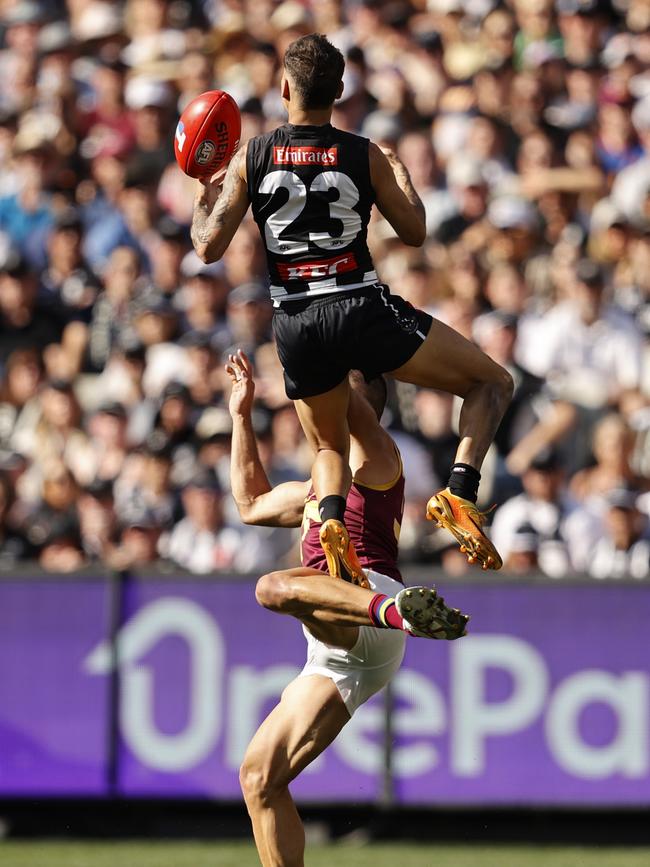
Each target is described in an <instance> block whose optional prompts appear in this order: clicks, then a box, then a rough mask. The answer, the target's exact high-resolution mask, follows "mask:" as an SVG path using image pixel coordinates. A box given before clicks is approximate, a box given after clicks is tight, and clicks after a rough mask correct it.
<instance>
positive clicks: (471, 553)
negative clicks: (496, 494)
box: [427, 488, 503, 569]
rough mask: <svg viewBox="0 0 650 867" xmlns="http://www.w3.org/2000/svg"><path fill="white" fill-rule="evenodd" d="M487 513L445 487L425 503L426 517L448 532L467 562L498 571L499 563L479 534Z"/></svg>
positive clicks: (498, 557) (500, 560) (491, 548)
mask: <svg viewBox="0 0 650 867" xmlns="http://www.w3.org/2000/svg"><path fill="white" fill-rule="evenodd" d="M487 514H488V513H487V512H481V511H479V509H478V508H477V507H476V503H472V501H471V500H465V499H463V498H462V497H457V496H456V494H452V492H451V491H450V490H449V488H445V489H444V491H438V493H437V494H434V495H433V496H432V497H431V499H430V500H429V502H428V503H427V518H428V519H429V520H430V521H436V523H437V524H438V526H439V527H444V528H445V530H449V532H450V533H451V534H452V536H453V537H454V538H455V539H456V541H457V542H458V543H459V544H460V550H461V551H462V552H463V554H467V560H468V562H469V563H476V562H477V561H478V562H479V563H480V564H481V566H482V567H483V569H500V568H501V567H502V566H503V560H502V559H501V557H500V555H499V552H498V551H497V549H496V548H495V547H494V545H493V544H492V542H490V540H489V539H488V537H487V536H486V535H485V533H484V532H483V524H484V523H485V519H486V517H487Z"/></svg>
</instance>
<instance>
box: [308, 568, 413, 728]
mask: <svg viewBox="0 0 650 867" xmlns="http://www.w3.org/2000/svg"><path fill="white" fill-rule="evenodd" d="M367 575H368V581H369V582H370V587H371V589H372V590H375V591H377V593H385V594H386V596H395V595H396V594H397V593H399V591H400V590H402V589H403V585H402V584H400V583H399V581H395V580H394V579H393V578H389V577H388V576H387V575H381V574H380V573H379V572H371V571H369V572H368V573H367ZM302 631H303V632H304V634H305V638H306V639H307V662H306V664H305V667H304V668H303V670H302V671H301V672H300V675H299V677H307V676H309V675H310V674H321V675H323V677H328V678H329V679H330V680H333V681H334V683H335V684H336V686H337V689H338V691H339V692H340V693H341V698H342V699H343V701H344V702H345V706H346V708H347V709H348V712H349V714H350V716H353V714H354V712H355V711H356V709H357V708H358V707H361V705H362V704H363V703H364V702H366V701H368V699H369V698H370V697H371V696H372V695H374V694H375V693H376V692H379V690H380V689H383V688H384V687H385V686H386V684H387V683H388V681H389V680H390V679H391V678H392V677H393V675H394V674H395V673H396V671H397V670H398V668H399V667H400V665H401V664H402V659H403V658H404V650H405V645H406V638H407V635H406V633H405V632H402V631H401V630H399V629H377V628H375V627H374V626H360V627H359V638H358V640H357V643H356V644H355V645H354V647H353V648H352V649H351V650H343V649H342V648H340V647H330V645H329V644H325V643H324V642H323V641H318V640H317V639H316V638H314V636H313V635H312V634H311V632H310V631H309V630H308V629H307V627H306V626H303V628H302Z"/></svg>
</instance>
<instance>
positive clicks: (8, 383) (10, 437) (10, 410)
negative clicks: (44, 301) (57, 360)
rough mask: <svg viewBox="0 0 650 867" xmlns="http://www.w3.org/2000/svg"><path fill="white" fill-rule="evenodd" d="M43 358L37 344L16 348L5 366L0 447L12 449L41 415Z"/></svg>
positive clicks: (0, 389) (0, 399)
mask: <svg viewBox="0 0 650 867" xmlns="http://www.w3.org/2000/svg"><path fill="white" fill-rule="evenodd" d="M42 378H43V361H42V359H41V356H40V353H39V352H38V350H37V349H35V348H33V347H32V348H29V349H15V350H14V351H13V352H12V353H11V355H10V356H9V357H8V359H7V361H6V363H5V366H4V379H3V382H2V385H1V386H0V448H2V449H7V450H11V449H13V448H14V447H15V444H16V442H18V441H19V440H20V437H21V432H23V431H31V430H32V428H33V427H34V425H35V424H36V420H37V418H38V415H39V400H38V393H39V389H40V385H41V382H42Z"/></svg>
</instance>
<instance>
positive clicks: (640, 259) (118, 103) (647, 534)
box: [0, 0, 650, 579]
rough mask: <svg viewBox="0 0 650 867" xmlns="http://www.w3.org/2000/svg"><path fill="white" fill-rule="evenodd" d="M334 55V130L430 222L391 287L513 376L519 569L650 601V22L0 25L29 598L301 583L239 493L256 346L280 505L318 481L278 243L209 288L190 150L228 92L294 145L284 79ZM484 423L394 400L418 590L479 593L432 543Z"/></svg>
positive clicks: (569, 14)
mask: <svg viewBox="0 0 650 867" xmlns="http://www.w3.org/2000/svg"><path fill="white" fill-rule="evenodd" d="M314 31H317V32H321V33H325V34H327V35H328V37H329V38H330V39H331V41H332V42H334V43H335V44H336V45H337V46H338V47H339V48H340V50H341V51H342V52H343V53H344V55H345V57H346V71H345V77H344V91H343V95H342V98H341V99H340V100H339V101H338V102H337V104H336V106H335V111H334V116H333V123H334V124H335V125H336V126H338V127H341V128H344V129H347V130H351V131H353V132H356V133H359V134H361V135H364V136H367V137H369V138H371V139H373V140H374V141H376V142H378V143H381V144H384V145H386V146H391V147H393V148H394V149H395V150H396V151H397V153H398V154H399V156H400V157H401V159H402V160H403V162H404V163H405V165H406V166H407V168H408V169H409V171H410V173H411V176H412V179H413V182H414V184H415V187H416V188H417V190H418V192H419V193H420V196H421V197H422V200H423V202H424V205H425V208H426V213H427V240H426V242H425V244H424V246H423V247H422V248H407V247H405V246H404V245H402V244H401V243H400V242H399V241H398V240H397V238H396V237H395V235H394V232H393V230H392V229H391V228H390V226H389V225H388V224H387V223H386V221H385V220H383V219H382V218H381V216H380V215H378V214H376V213H375V215H374V217H373V220H372V222H371V225H370V228H369V242H370V246H371V250H372V253H373V257H374V259H375V263H376V270H377V272H378V274H379V276H380V278H381V280H382V281H384V282H386V283H388V284H389V285H390V286H391V289H392V291H394V292H398V293H399V294H401V295H403V296H404V297H405V298H407V299H408V300H409V301H411V302H412V303H413V304H414V305H416V306H418V307H421V308H424V309H426V310H428V311H429V312H430V313H432V314H433V315H434V316H436V317H437V318H439V319H441V320H443V321H444V322H446V323H447V324H449V325H450V326H452V327H453V328H455V329H457V330H458V331H460V332H461V333H462V334H464V335H465V336H466V337H467V338H469V339H471V340H474V341H475V342H476V343H477V344H478V345H479V346H480V347H481V348H482V349H483V350H484V351H485V352H486V353H487V354H488V355H490V356H491V357H493V358H494V359H495V360H496V361H498V362H499V363H500V364H502V365H504V366H506V367H507V368H508V370H509V371H510V372H511V374H512V375H513V378H514V381H515V395H514V399H513V402H512V405H511V407H510V408H509V410H508V412H507V414H506V417H505V419H504V421H503V423H502V425H501V428H500V429H499V431H498V434H497V437H496V441H495V443H494V445H493V447H492V448H491V449H490V452H489V454H488V457H487V459H486V462H485V464H484V466H483V471H482V473H483V477H482V482H481V488H480V491H479V504H480V505H481V507H483V508H486V509H487V508H489V507H490V506H492V505H494V506H495V508H494V510H493V511H492V512H491V515H490V521H491V534H492V537H493V539H494V541H495V544H496V545H497V547H498V548H499V550H500V552H501V553H502V555H503V559H504V561H505V568H506V569H507V570H509V571H512V572H516V573H519V574H528V573H538V572H542V573H544V574H546V575H547V576H550V577H551V578H563V577H565V576H567V575H571V574H573V573H586V574H589V575H591V576H593V578H595V579H600V578H635V579H644V578H648V577H650V366H649V361H650V5H649V4H648V3H647V0H555V2H553V0H410V2H409V0H389V2H373V0H354V2H353V0H348V2H345V0H313V2H308V0H304V2H299V0H284V2H281V3H278V2H272V0H248V2H246V0H223V2H219V0H204V2H200V0H183V2H166V0H126V2H124V3H120V2H104V0H67V2H65V3H63V2H55V0H51V2H47V0H0V34H1V39H2V42H1V48H0V73H1V74H0V569H4V570H7V569H11V568H12V567H13V566H14V565H15V564H16V563H20V562H21V561H37V562H38V563H39V565H40V566H41V567H42V568H45V569H48V570H53V571H72V570H75V569H81V568H83V567H85V566H87V565H88V564H92V563H100V564H106V565H108V566H109V567H110V568H114V569H129V568H133V567H139V566H142V565H144V564H148V563H155V562H158V561H160V562H161V563H162V564H165V566H166V568H175V567H182V568H183V569H187V570H189V571H191V572H195V573H200V574H211V573H214V572H227V573H232V572H246V573H248V572H252V573H255V572H257V573H259V572H260V571H262V570H266V569H269V568H271V567H276V566H278V565H295V563H296V562H297V560H296V558H297V539H296V535H295V534H292V533H291V532H289V531H287V530H271V529H268V528H262V529H257V528H251V527H244V526H242V525H241V524H240V522H239V520H238V517H237V514H236V510H235V509H234V505H233V502H232V499H231V497H230V495H229V450H230V433H231V420H230V416H229V413H228V395H229V379H228V376H227V374H226V373H225V371H224V369H223V364H224V359H225V358H226V357H227V355H228V353H229V352H231V351H232V350H233V349H234V348H236V347H241V348H243V349H244V350H245V351H246V352H247V353H248V354H249V356H250V357H251V359H252V360H253V363H254V368H255V376H256V381H257V390H256V396H257V397H256V405H255V410H254V415H253V422H254V426H255V430H256V433H257V436H258V440H259V448H260V455H261V458H262V460H263V462H264V465H265V467H266V469H267V472H268V474H269V477H270V479H271V481H272V482H273V483H277V482H281V481H285V480H289V479H296V478H301V479H306V478H307V477H308V476H309V471H310V464H311V454H310V452H309V449H308V447H307V445H306V443H305V441H304V438H303V435H302V432H301V429H300V425H299V423H298V420H297V417H296V414H295V412H294V409H293V406H292V405H291V403H290V402H289V401H288V400H287V398H286V395H285V392H284V386H283V381H282V371H281V367H280V363H279V360H278V357H277V353H276V351H275V347H274V345H273V341H272V334H271V328H270V323H271V317H272V308H271V305H270V301H269V297H268V289H267V283H268V281H267V273H266V266H265V258H264V251H263V248H262V245H261V242H260V238H259V233H258V230H257V227H256V226H255V224H254V223H253V222H252V218H251V217H250V214H249V215H248V216H247V218H246V219H245V221H244V223H243V225H242V227H241V228H240V230H239V231H238V233H237V234H236V236H235V238H234V240H233V242H232V244H231V246H230V248H229V249H228V251H227V252H226V254H225V256H224V257H223V259H222V260H221V261H220V262H218V263H215V264H211V265H204V264H203V263H202V262H201V261H200V260H199V259H198V257H197V256H196V255H195V253H194V252H193V250H192V245H191V241H190V237H189V226H190V222H191V215H192V200H193V193H194V183H195V182H194V181H192V180H191V179H189V178H187V177H186V176H184V175H183V174H182V173H181V171H180V169H179V168H178V167H177V166H176V164H175V162H174V155H173V136H174V129H175V126H176V122H177V120H178V116H179V114H180V112H181V111H182V110H183V108H184V107H185V106H186V105H187V103H188V102H189V101H190V100H191V99H192V98H194V97H195V96H196V95H198V94H199V93H201V92H203V91H205V90H209V89H213V88H215V87H217V88H221V89H224V90H226V91H228V92H229V93H230V94H231V95H232V96H233V97H234V98H235V99H236V100H237V102H238V104H239V106H240V108H241V111H242V138H243V140H246V139H248V138H250V137H252V136H254V135H257V134H259V133H260V132H263V131H266V130H269V129H272V128H274V127H275V126H277V125H278V124H281V123H283V122H284V121H285V120H286V114H285V111H284V108H283V105H282V101H281V99H280V91H279V86H278V85H279V80H280V75H281V64H282V56H283V52H284V50H285V48H286V46H287V45H288V44H289V43H290V42H291V41H292V40H293V39H295V38H297V37H298V36H301V35H304V34H306V33H310V32H314ZM450 363H453V359H450ZM459 409H460V403H459V401H458V400H457V399H454V398H452V397H451V396H448V395H444V394H441V393H436V392H432V391H423V390H418V389H416V388H415V387H413V386H409V385H404V384H396V383H392V382H391V383H390V387H389V404H388V408H387V410H386V413H385V416H384V423H385V424H386V425H387V426H388V427H389V429H390V431H391V433H393V435H394V436H395V439H396V441H397V443H398V446H399V448H400V451H401V454H402V457H403V462H404V467H405V473H406V478H407V502H406V508H405V515H404V522H403V526H402V532H401V549H402V558H403V561H404V564H405V566H406V568H408V566H407V564H409V563H413V562H415V563H419V564H423V565H430V566H443V567H444V568H445V569H446V570H447V571H448V572H450V573H452V574H463V573H464V572H465V571H466V570H467V569H469V568H470V567H468V565H467V563H466V561H465V558H464V557H463V555H462V554H460V552H459V551H458V550H457V546H456V545H455V543H453V540H452V539H451V537H449V536H447V535H446V534H445V533H444V532H443V531H434V530H432V527H431V524H430V523H428V522H426V521H425V520H424V511H425V504H426V501H427V499H428V498H429V496H430V495H431V494H432V493H433V492H434V491H435V490H436V489H438V488H440V487H442V486H444V484H446V480H447V475H448V472H449V467H450V464H451V462H452V460H453V455H454V452H455V448H456V444H457V419H458V413H459ZM452 543H453V544H452Z"/></svg>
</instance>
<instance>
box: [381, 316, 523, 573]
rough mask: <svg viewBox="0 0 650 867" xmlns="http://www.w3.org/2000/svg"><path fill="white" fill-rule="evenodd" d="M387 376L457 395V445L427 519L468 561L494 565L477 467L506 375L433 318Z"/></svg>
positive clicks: (504, 396) (508, 382) (507, 395)
mask: <svg viewBox="0 0 650 867" xmlns="http://www.w3.org/2000/svg"><path fill="white" fill-rule="evenodd" d="M392 376H394V377H395V378H396V379H399V380H403V381H404V382H411V383H413V385H419V386H424V387H426V388H437V389H441V390H442V391H447V392H451V394H456V395H458V396H459V397H462V398H463V406H462V409H461V413H460V420H459V434H460V443H459V446H458V451H457V452H456V461H455V463H454V465H453V467H452V470H451V474H450V477H449V484H448V487H447V488H446V489H445V490H443V491H440V492H438V493H437V494H435V495H434V496H433V497H432V498H431V500H430V501H429V508H428V510H427V511H428V514H429V517H431V518H433V519H435V520H437V521H438V523H440V524H441V525H442V526H443V527H445V528H446V529H448V530H449V531H450V532H451V533H452V534H453V535H454V537H455V538H456V539H457V540H458V541H459V542H460V544H461V548H463V550H464V552H465V553H467V556H468V559H469V560H470V562H473V561H475V560H478V561H479V562H480V563H481V565H482V566H483V568H484V569H500V568H501V565H502V561H501V557H500V556H499V554H498V553H497V551H496V549H495V547H494V545H492V543H491V542H490V540H489V539H488V538H487V536H486V535H485V533H484V532H483V523H484V515H482V513H481V512H479V511H478V509H477V508H476V496H477V492H478V485H479V481H480V478H481V474H480V472H479V471H480V468H481V464H482V463H483V459H484V458H485V455H486V453H487V450H488V448H489V446H490V443H491V442H492V440H493V439H494V435H495V433H496V431H497V428H498V426H499V423H500V421H501V419H502V418H503V414H504V412H505V411H506V409H507V407H508V404H509V403H510V400H511V398H512V388H513V383H512V377H511V376H510V374H509V373H508V372H507V370H505V369H504V368H503V367H501V366H500V365H499V364H497V363H496V362H494V361H492V359H491V358H489V357H488V356H487V355H485V353H484V352H481V350H480V349H479V348H478V347H477V346H475V345H474V344H473V343H471V342H470V341H469V340H466V339H465V338H464V337H463V336H462V335H461V334H458V332H456V331H454V330H453V329H452V328H449V327H448V326H447V325H445V324H444V323H442V322H439V321H437V320H435V319H434V321H433V323H432V324H431V328H430V330H429V333H428V334H427V337H426V339H425V340H424V342H423V343H422V346H420V348H419V349H418V350H417V352H416V353H415V354H414V355H413V356H412V357H411V358H410V359H409V360H408V361H407V362H406V364H404V365H402V367H400V368H398V369H397V370H394V371H392Z"/></svg>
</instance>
